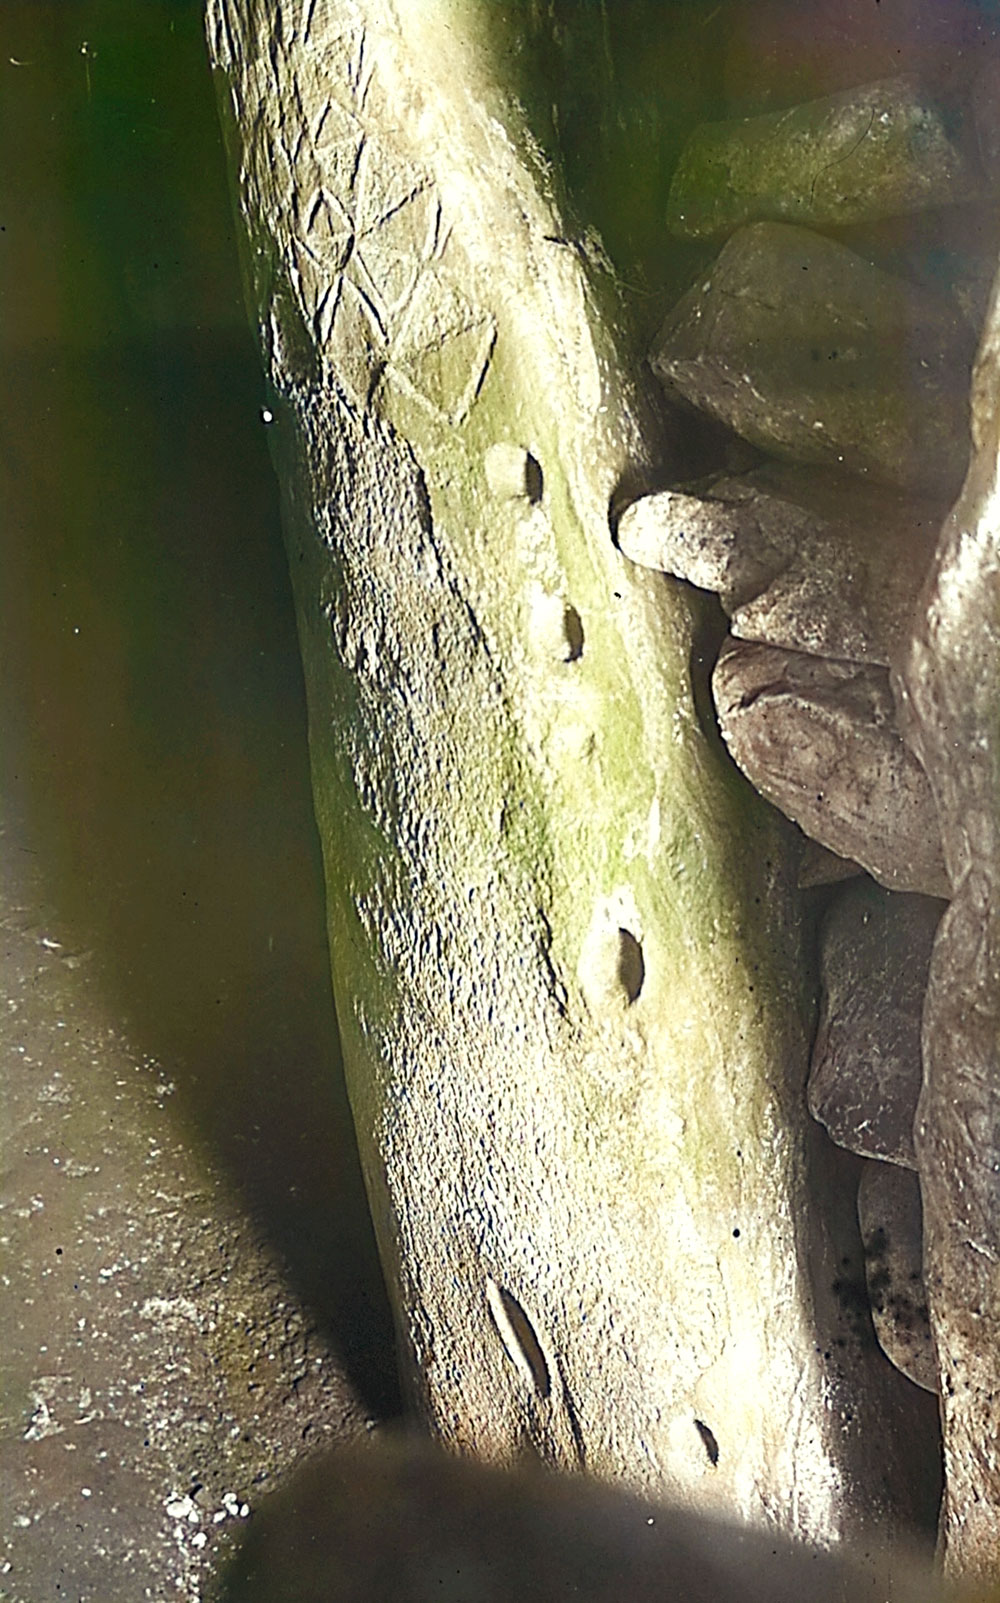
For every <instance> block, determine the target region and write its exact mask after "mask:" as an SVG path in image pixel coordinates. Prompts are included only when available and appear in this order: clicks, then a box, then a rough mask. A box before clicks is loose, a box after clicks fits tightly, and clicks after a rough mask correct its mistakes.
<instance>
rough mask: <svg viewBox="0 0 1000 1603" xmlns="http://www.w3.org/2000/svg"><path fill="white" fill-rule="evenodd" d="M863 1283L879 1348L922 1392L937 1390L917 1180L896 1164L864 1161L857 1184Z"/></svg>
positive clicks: (936, 1371) (935, 1359) (935, 1362)
mask: <svg viewBox="0 0 1000 1603" xmlns="http://www.w3.org/2000/svg"><path fill="white" fill-rule="evenodd" d="M858 1221H859V1223H860V1225H861V1239H862V1241H863V1242H864V1244H865V1279H866V1281H867V1283H868V1296H869V1299H870V1301H871V1307H872V1319H873V1321H874V1323H875V1334H876V1335H877V1336H878V1339H879V1346H880V1347H881V1348H882V1350H883V1352H884V1353H885V1354H886V1356H887V1357H888V1358H891V1359H892V1362H893V1363H894V1364H895V1365H896V1368H897V1369H901V1370H902V1371H903V1374H904V1375H908V1376H909V1378H910V1380H912V1381H913V1382H914V1384H915V1385H917V1386H921V1387H922V1388H923V1389H924V1391H930V1392H936V1391H937V1389H938V1364H937V1355H936V1353H935V1351H934V1341H933V1338H932V1336H931V1326H930V1315H929V1314H928V1311H927V1292H926V1290H925V1288H924V1277H923V1230H922V1220H921V1207H920V1182H919V1180H918V1179H917V1176H916V1175H915V1174H914V1173H913V1172H912V1170H910V1169H903V1168H901V1167H900V1166H899V1165H898V1164H895V1163H866V1164H865V1167H864V1172H863V1173H862V1176H861V1183H860V1185H859V1186H858Z"/></svg>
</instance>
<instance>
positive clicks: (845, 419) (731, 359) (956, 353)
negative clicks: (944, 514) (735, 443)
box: [651, 223, 971, 497]
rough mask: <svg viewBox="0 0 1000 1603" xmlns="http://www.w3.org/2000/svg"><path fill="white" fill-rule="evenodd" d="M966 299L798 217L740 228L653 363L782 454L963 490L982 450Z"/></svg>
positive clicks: (703, 405) (704, 406)
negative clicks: (890, 268) (801, 224)
mask: <svg viewBox="0 0 1000 1603" xmlns="http://www.w3.org/2000/svg"><path fill="white" fill-rule="evenodd" d="M969 346H970V336H969V331H968V329H967V327H966V325H965V322H964V320H963V318H962V316H961V314H960V312H959V310H958V308H957V307H956V306H955V305H954V304H953V303H952V302H951V301H950V300H946V299H944V298H938V297H937V296H935V295H932V294H931V293H930V292H929V291H926V290H923V289H918V288H917V287H916V286H915V285H913V284H910V283H907V282H906V281H904V280H902V279H897V278H893V277H892V276H891V275H890V274H888V273H884V272H882V271H881V270H880V269H879V268H877V267H873V266H872V264H871V263H870V262H868V261H866V260H865V259H864V257H862V256H859V255H857V254H856V253H855V252H854V251H851V250H848V249H847V247H846V246H844V245H840V244H837V243H836V242H835V241H833V240H830V239H826V238H824V237H823V236H822V235H819V234H814V233H811V232H810V231H809V230H807V229H804V228H798V227H793V226H791V225H789V224H786V223H752V224H749V225H748V226H746V227H744V228H740V229H738V230H737V231H736V233H734V234H733V235H732V237H731V238H730V239H729V240H728V241H727V243H726V245H725V246H724V247H723V249H722V251H721V252H720V254H719V256H718V258H717V259H716V261H715V262H714V263H713V265H712V266H711V267H709V268H708V269H707V271H706V272H705V273H704V274H703V275H702V276H701V277H700V278H699V280H698V282H697V283H696V284H695V285H694V286H693V288H692V289H690V290H689V291H688V292H687V294H686V295H685V296H683V297H682V299H681V300H680V301H679V302H678V304H677V305H676V306H675V307H674V309H673V311H672V312H671V313H670V314H669V316H668V317H667V319H666V321H665V322H664V324H663V326H662V328H661V329H660V332H659V334H658V336H657V339H656V341H655V343H654V348H653V353H652V357H651V361H652V366H653V369H654V371H655V372H656V373H657V375H658V376H659V378H660V379H661V380H662V381H663V382H664V383H665V384H666V385H667V386H668V387H669V388H671V389H673V390H675V391H677V392H678V393H679V394H680V395H682V396H684V397H685V399H686V400H688V401H689V402H691V403H692V404H693V405H694V406H696V407H699V408H700V409H701V410H703V411H706V412H708V413H710V414H711V415H712V416H713V417H715V418H718V419H719V420H720V421H721V422H723V423H725V424H727V425H728V426H729V427H730V428H732V429H734V430H735V431H736V433H738V434H741V435H742V436H743V437H744V438H745V439H747V440H749V441H751V443H752V444H754V445H756V446H758V447H759V448H760V449H762V450H764V451H767V452H769V453H770V454H772V455H775V456H780V457H783V458H787V459H789V460H791V461H795V462H802V463H807V464H808V463H815V464H817V465H819V466H824V467H829V468H834V469H836V468H840V469H843V470H844V471H845V472H850V473H855V474H860V475H864V476H870V477H872V478H874V479H877V480H879V481H884V482H887V483H890V484H893V485H896V486H899V487H901V488H903V489H906V490H908V491H912V490H913V489H914V488H915V487H916V486H923V487H924V488H926V489H927V490H929V491H930V493H931V494H934V495H943V496H945V497H947V496H948V495H950V494H954V492H955V490H956V489H957V487H958V484H959V483H960V481H961V477H962V474H963V472H964V469H965V465H966V462H967V459H968V434H967V394H968V380H969V358H970V354H971V352H970V349H969Z"/></svg>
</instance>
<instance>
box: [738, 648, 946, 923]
mask: <svg viewBox="0 0 1000 1603" xmlns="http://www.w3.org/2000/svg"><path fill="white" fill-rule="evenodd" d="M712 689H713V691H714V694H715V705H716V709H717V711H718V716H719V727H720V728H721V730H722V734H723V737H724V739H725V742H726V745H727V746H728V747H729V750H730V751H731V752H732V755H733V757H734V759H735V761H736V762H737V763H738V764H739V766H740V767H741V768H742V770H743V772H744V773H745V774H746V775H747V778H748V779H749V780H750V781H751V782H752V783H753V785H755V786H756V788H757V789H758V790H759V791H760V793H761V795H762V796H766V797H767V798H768V800H769V801H772V802H773V803H774V805H775V806H776V807H780V808H781V811H782V812H783V813H785V814H786V816H787V817H788V818H792V819H794V820H795V822H796V823H797V824H800V825H801V827H802V828H803V829H804V830H805V832H806V834H807V835H810V836H812V838H813V839H814V840H817V841H819V843H820V844H821V845H822V846H826V847H828V848H829V849H830V851H833V852H836V854H837V855H838V856H839V857H849V858H851V859H852V860H853V861H854V862H857V863H860V864H861V866H862V867H863V868H866V869H867V870H868V872H869V874H871V875H872V876H873V877H874V878H875V879H877V880H878V882H879V884H881V885H885V886H887V887H888V888H889V889H890V890H900V891H922V892H923V893H924V894H925V895H927V896H947V894H948V889H949V887H948V879H947V876H946V874H945V867H944V860H943V858H942V855H941V840H940V834H939V831H938V825H937V815H936V813H935V808H934V798H933V796H932V794H931V790H930V786H929V785H928V783H927V776H926V774H925V773H924V771H923V769H922V768H921V766H920V763H919V762H918V761H917V759H916V758H915V757H914V755H913V753H912V752H911V751H910V750H909V748H908V747H907V746H906V745H905V744H904V742H903V739H902V737H901V736H900V733H899V730H898V728H897V727H896V709H895V706H894V704H893V699H892V693H891V691H890V689H889V677H888V674H887V673H886V671H885V669H884V668H878V667H867V666H864V665H861V664H858V663H850V662H835V661H832V660H830V659H828V658H825V657H810V656H807V655H806V654H805V653H804V652H791V651H782V650H779V649H778V648H777V647H775V646H762V645H756V644H751V643H749V642H745V641H741V640H733V639H730V640H729V641H728V642H727V643H726V644H725V645H724V646H723V648H722V650H721V651H720V653H719V659H718V662H717V663H716V666H715V672H714V674H713V675H712Z"/></svg>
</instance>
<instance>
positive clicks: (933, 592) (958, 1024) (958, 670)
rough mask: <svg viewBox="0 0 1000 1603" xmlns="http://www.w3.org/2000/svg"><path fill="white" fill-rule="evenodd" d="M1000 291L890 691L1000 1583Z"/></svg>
mask: <svg viewBox="0 0 1000 1603" xmlns="http://www.w3.org/2000/svg"><path fill="white" fill-rule="evenodd" d="M998 398H1000V284H998V283H995V284H994V290H993V297H992V301H991V306H990V311H989V314H988V316H987V322H986V328H985V332H984V335H983V342H982V345H981V348H980V352H979V356H978V360H977V364H976V369H975V373H974V377H973V386H972V441H973V455H972V462H971V465H970V468H969V473H968V477H967V478H966V481H965V485H964V487H963V489H962V493H961V495H960V496H959V499H958V501H957V502H956V505H955V507H954V509H953V511H952V512H951V513H950V514H949V516H948V518H947V519H946V521H945V524H944V527H943V530H942V533H941V539H940V543H939V546H938V551H937V556H936V558H935V562H934V566H933V569H932V572H931V574H930V576H929V577H928V580H927V584H926V587H925V589H924V593H923V595H922V597H921V600H920V604H919V607H918V610H917V614H916V619H915V627H914V632H913V636H912V639H911V642H910V643H909V645H908V647H907V649H906V651H905V652H904V653H903V654H902V657H901V660H900V663H899V669H898V673H897V674H896V677H895V690H896V697H897V701H898V702H899V703H900V709H901V717H902V720H903V726H904V729H905V732H906V734H907V736H908V738H909V739H910V740H911V742H912V743H913V746H914V748H915V750H916V751H917V752H918V753H919V755H920V758H921V761H922V763H923V765H924V767H925V769H926V771H927V774H928V776H929V778H930V782H931V785H932V787H933V789H934V794H935V798H936V801H937V808H938V813H939V816H940V820H941V831H942V837H943V841H944V852H945V860H946V862H947V866H948V875H949V878H950V880H951V884H952V887H953V892H954V897H953V901H952V904H951V907H950V908H949V910H948V912H947V914H946V915H945V917H944V919H943V921H942V924H941V928H940V930H939V932H938V936H937V940H936V942H935V946H934V954H933V958H932V961H931V969H930V979H929V984H928V990H927V999H926V1004H925V1008H924V1022H923V1060H924V1080H923V1089H922V1092H921V1096H920V1102H919V1105H918V1110H917V1122H916V1127H915V1137H916V1152H917V1163H918V1166H919V1171H920V1180H921V1188H922V1193H923V1205H924V1273H925V1279H926V1281H927V1289H928V1295H929V1298H930V1308H931V1323H932V1327H933V1330H934V1337H935V1341H936V1344H937V1352H938V1360H939V1365H940V1376H941V1399H942V1418H943V1426H944V1448H945V1469H946V1475H947V1486H946V1492H945V1506H944V1511H943V1515H942V1536H943V1539H944V1545H945V1561H946V1565H947V1566H948V1568H949V1569H951V1570H952V1571H953V1572H954V1573H956V1574H958V1573H962V1572H966V1571H968V1572H976V1571H979V1572H981V1573H984V1574H991V1575H992V1576H993V1577H994V1578H995V1577H996V1575H997V1574H998V1573H1000V1374H998V1357H997V1355H998V1353H1000V732H998V709H1000V399H998Z"/></svg>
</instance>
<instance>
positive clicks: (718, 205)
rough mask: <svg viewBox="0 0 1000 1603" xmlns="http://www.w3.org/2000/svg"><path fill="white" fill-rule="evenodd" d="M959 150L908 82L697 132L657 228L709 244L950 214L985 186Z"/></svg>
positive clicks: (949, 114)
mask: <svg viewBox="0 0 1000 1603" xmlns="http://www.w3.org/2000/svg"><path fill="white" fill-rule="evenodd" d="M970 121H971V119H970ZM969 143H970V141H969V140H968V139H967V138H963V135H962V127H961V119H960V118H956V116H955V113H954V109H953V108H949V109H948V110H945V109H944V108H943V107H942V106H940V105H937V104H935V102H934V100H933V99H932V98H931V97H930V96H929V95H928V94H927V92H926V90H925V89H924V88H922V87H921V85H919V84H918V83H917V81H916V80H915V79H913V78H890V79H885V80H883V81H882V82H880V83H871V84H861V85H859V86H858V87H857V88H854V89H847V90H845V91H843V92H842V93H841V94H836V95H827V96H825V97H824V98H823V99H822V100H813V101H809V102H807V103H806V104H805V105H800V106H792V107H789V108H787V109H785V110H782V111H773V112H768V113H767V114H766V115H764V116H760V117H747V118H741V119H739V120H736V121H732V122H715V123H702V125H701V126H700V127H699V128H696V129H695V131H694V133H693V134H692V135H691V137H690V139H689V140H688V142H687V144H686V146H685V147H684V150H683V151H682V153H681V158H680V161H679V162H678V165H677V169H676V171H675V173H674V179H673V182H672V184H671V186H670V198H669V201H668V203H667V223H668V226H669V227H670V229H671V231H672V232H673V233H675V234H677V235H678V236H679V237H680V238H682V239H711V238H717V237H720V236H722V235H725V234H728V233H731V232H732V230H733V229H734V228H736V227H738V226H739V224H741V223H747V222H753V221H759V220H765V219H766V220H769V221H772V222H787V223H805V224H808V225H810V226H811V227H814V228H829V227H837V226H838V225H839V226H844V225H845V224H848V223H860V222H865V221H867V220H869V219H871V218H877V217H892V216H897V215H899V214H900V213H904V212H913V211H919V210H921V209H922V208H924V207H926V206H947V205H954V204H955V203H956V202H958V201H961V200H966V199H968V198H970V197H972V196H974V195H975V194H976V193H977V192H981V191H982V189H983V187H984V184H983V176H982V173H981V172H980V170H979V167H978V163H977V162H976V160H975V157H974V156H972V157H971V158H970V154H969Z"/></svg>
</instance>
